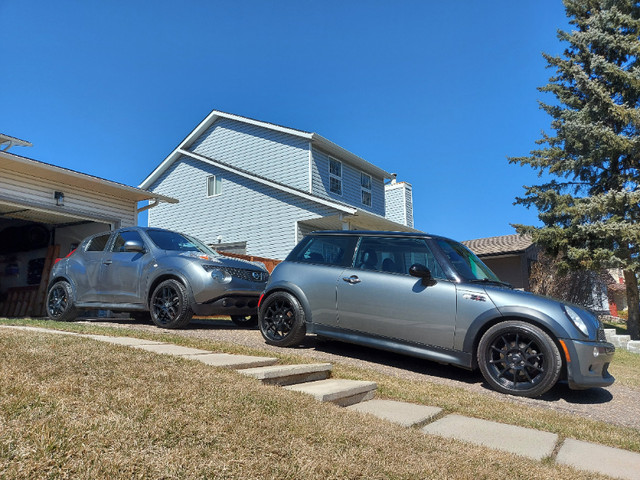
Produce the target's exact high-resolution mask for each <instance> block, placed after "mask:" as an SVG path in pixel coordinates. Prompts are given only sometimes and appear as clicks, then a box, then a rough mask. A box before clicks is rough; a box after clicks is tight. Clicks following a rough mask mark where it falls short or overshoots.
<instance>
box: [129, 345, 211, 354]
mask: <svg viewBox="0 0 640 480" xmlns="http://www.w3.org/2000/svg"><path fill="white" fill-rule="evenodd" d="M132 347H133V348H139V349H140V350H146V351H147V352H153V353H162V354H165V355H177V356H184V355H204V354H206V353H211V352H210V351H208V350H200V349H199V348H190V347H182V346H180V345H173V344H171V343H160V344H158V345H148V344H146V345H132Z"/></svg>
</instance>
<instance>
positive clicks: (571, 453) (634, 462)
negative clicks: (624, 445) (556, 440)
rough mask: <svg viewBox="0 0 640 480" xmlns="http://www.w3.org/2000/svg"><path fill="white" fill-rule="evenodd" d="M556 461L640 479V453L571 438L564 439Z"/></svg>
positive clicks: (589, 469) (581, 468)
mask: <svg viewBox="0 0 640 480" xmlns="http://www.w3.org/2000/svg"><path fill="white" fill-rule="evenodd" d="M556 462H557V463H559V464H562V465H569V466H571V467H573V468H576V469H578V470H587V471H589V472H597V473H602V474H604V475H609V476H611V477H617V478H624V479H631V480H635V479H640V453H634V452H629V451H627V450H621V449H619V448H613V447H606V446H604V445H596V444H595V443H588V442H583V441H581V440H574V439H572V438H568V439H567V440H565V441H564V443H563V444H562V447H560V451H559V452H558V456H557V457H556Z"/></svg>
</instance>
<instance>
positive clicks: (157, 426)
mask: <svg viewBox="0 0 640 480" xmlns="http://www.w3.org/2000/svg"><path fill="white" fill-rule="evenodd" d="M534 475H535V477H536V478H560V477H562V478H564V479H573V478H593V475H586V474H582V473H578V472H575V471H574V470H571V469H568V468H563V467H558V466H555V465H552V464H550V463H549V462H542V463H540V462H534V461H529V460H526V459H523V458H520V457H516V456H513V455H509V454H505V453H500V452H495V451H491V450H487V449H483V448H478V447H473V446H469V445H466V444H463V443H460V442H455V441H447V440H443V439H440V438H436V437H430V436H425V435H423V434H421V433H420V432H419V431H417V430H413V429H406V428H401V427H398V426H394V425H392V424H389V423H387V422H384V421H381V420H378V419H376V418H373V417H369V416H365V415H361V414H358V413H356V412H350V411H347V410H344V409H340V408H338V407H335V406H332V405H326V404H319V403H316V402H315V401H314V400H312V399H311V398H310V397H306V396H304V395H299V394H295V393H293V392H289V391H286V390H284V389H281V388H278V387H266V386H262V385H261V384H260V383H258V382H257V381H255V380H253V379H249V378H245V377H243V376H241V375H239V374H237V373H235V372H232V371H226V370H221V369H215V368H211V367H208V366H206V365H204V364H200V363H198V362H193V361H188V360H184V359H180V358H176V357H171V356H161V355H155V354H151V353H148V352H144V351H139V350H135V349H132V348H127V347H120V346H114V345H110V344H105V343H100V342H96V341H93V340H89V339H85V338H78V337H69V336H58V335H50V334H39V333H33V332H20V331H14V330H5V329H2V330H0V478H3V479H4V478H7V479H13V478H127V479H130V478H154V479H155V478H243V479H244V478H248V479H251V478H256V479H257V478H261V479H262V478H292V479H294V478H295V479H301V478H304V479H307V478H309V479H314V478H318V479H333V478H354V479H355V478H367V479H368V478H391V479H395V478H398V479H400V478H407V479H409V478H410V479H415V478H463V479H464V478H473V479H476V478H495V477H496V476H500V477H501V478H504V477H507V478H531V477H532V476H534Z"/></svg>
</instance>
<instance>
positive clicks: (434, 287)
mask: <svg viewBox="0 0 640 480" xmlns="http://www.w3.org/2000/svg"><path fill="white" fill-rule="evenodd" d="M258 315H259V326H260V331H261V332H262V335H263V337H264V338H265V340H266V342H267V343H269V344H272V345H278V346H292V345H297V344H299V343H301V342H302V340H303V338H304V337H305V334H306V333H315V334H317V335H321V336H324V337H329V338H332V339H337V340H342V341H345V342H352V343H356V344H361V345H366V346H370V347H374V348H379V349H383V350H389V351H393V352H399V353H403V354H407V355H412V356H416V357H420V358H425V359H428V360H433V361H436V362H439V363H445V364H452V365H457V366H460V367H464V368H468V369H475V368H476V367H479V368H480V371H481V372H482V375H483V376H484V378H485V379H486V381H487V383H488V384H489V385H490V386H491V387H493V388H494V389H495V390H498V391H500V392H503V393H508V394H512V395H521V396H527V397H535V396H539V395H542V394H543V393H545V392H546V391H548V390H549V389H550V388H551V387H552V386H553V385H555V384H556V382H557V381H558V380H559V379H563V380H566V381H567V382H568V384H569V387H570V388H573V389H582V388H588V387H602V386H608V385H611V384H612V383H613V381H614V378H613V377H612V376H611V375H610V374H609V372H608V367H609V362H611V359H612V357H613V354H614V351H615V348H614V347H613V345H611V344H610V343H607V342H606V341H605V337H604V330H603V329H602V327H601V325H600V323H599V321H598V319H597V318H596V317H595V316H594V315H593V314H591V313H590V312H588V311H586V310H584V309H582V308H580V307H577V306H575V305H569V304H566V303H562V302H560V301H557V300H554V299H551V298H545V297H540V296H536V295H533V294H530V293H526V292H523V291H518V290H514V289H513V288H512V287H511V286H510V285H508V284H506V283H504V282H502V281H500V280H499V279H498V277H497V276H496V275H495V274H494V273H493V272H492V271H491V270H490V269H489V268H488V267H487V266H486V265H484V264H483V263H482V261H480V260H479V259H478V257H476V256H475V255H474V254H473V253H472V252H471V251H470V250H468V249H467V248H466V247H465V246H463V245H462V244H460V243H458V242H456V241H453V240H450V239H448V238H444V237H439V236H435V235H428V234H414V233H400V232H361V231H327V232H314V233H312V234H310V235H308V236H306V237H305V238H304V239H303V240H302V241H300V243H299V244H298V245H297V246H296V247H295V248H294V249H293V250H292V251H291V253H290V254H289V255H288V256H287V258H286V259H285V261H283V262H282V263H280V264H279V265H278V266H277V267H276V268H275V270H274V271H273V272H272V274H271V278H270V279H269V282H268V283H267V287H266V290H265V292H264V294H263V295H262V297H261V298H260V304H259V314H258Z"/></svg>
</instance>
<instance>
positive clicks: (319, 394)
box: [283, 379, 378, 407]
mask: <svg viewBox="0 0 640 480" xmlns="http://www.w3.org/2000/svg"><path fill="white" fill-rule="evenodd" d="M283 388H285V389H287V390H291V391H294V392H302V393H306V394H307V395H311V396H312V397H313V398H315V399H316V400H318V401H319V402H331V403H335V404H336V405H340V406H341V407H347V406H349V405H353V404H354V403H358V402H364V401H366V400H371V399H372V398H373V396H374V395H375V391H376V389H377V388H378V385H377V384H376V382H367V381H363V380H342V379H329V380H318V381H316V382H308V383H299V384H297V385H289V386H286V387H283Z"/></svg>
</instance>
